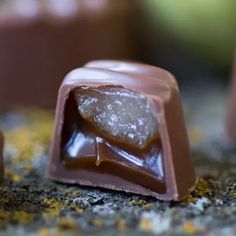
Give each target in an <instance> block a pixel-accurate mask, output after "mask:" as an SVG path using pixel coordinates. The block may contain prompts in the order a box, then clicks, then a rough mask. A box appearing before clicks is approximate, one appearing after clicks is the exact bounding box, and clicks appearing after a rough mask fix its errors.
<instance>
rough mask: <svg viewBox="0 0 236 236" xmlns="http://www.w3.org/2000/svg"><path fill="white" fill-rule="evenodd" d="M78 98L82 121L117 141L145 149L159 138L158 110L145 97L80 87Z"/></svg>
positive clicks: (122, 90) (118, 90)
mask: <svg viewBox="0 0 236 236" xmlns="http://www.w3.org/2000/svg"><path fill="white" fill-rule="evenodd" d="M75 97H76V100H77V104H78V111H79V113H80V115H81V116H82V117H83V119H85V120H87V121H89V122H90V123H92V124H93V125H95V126H96V127H97V128H98V129H99V130H100V132H102V133H104V134H105V136H107V135H108V136H109V138H110V139H113V140H114V141H119V142H123V143H128V144H130V145H133V146H135V147H138V148H145V146H146V145H147V144H148V143H149V142H150V141H151V140H153V139H154V138H155V137H157V136H158V123H157V117H156V113H155V108H154V106H153V104H152V103H151V102H150V101H149V100H148V99H147V98H146V97H145V96H144V95H143V94H140V93H137V92H133V91H131V90H128V89H125V88H123V87H114V86H113V87H108V86H106V87H105V86H104V87H99V88H79V89H77V90H76V91H75Z"/></svg>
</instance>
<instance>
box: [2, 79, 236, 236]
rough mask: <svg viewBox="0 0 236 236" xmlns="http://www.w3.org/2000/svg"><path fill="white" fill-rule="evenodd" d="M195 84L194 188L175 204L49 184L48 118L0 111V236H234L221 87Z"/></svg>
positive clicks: (235, 158)
mask: <svg viewBox="0 0 236 236" xmlns="http://www.w3.org/2000/svg"><path fill="white" fill-rule="evenodd" d="M201 80H202V81H204V84H203V85H204V86H202V85H201V84H191V88H189V87H188V85H185V87H184V88H183V98H184V104H185V111H186V118H187V121H188V128H189V136H190V140H191V145H192V150H193V159H194V162H195V165H196V170H197V174H198V176H199V183H198V186H197V189H196V190H195V192H193V193H192V194H191V195H189V196H187V197H186V199H185V200H184V201H182V202H180V203H174V202H162V201H158V200H155V199H153V198H148V197H142V196H138V195H134V194H124V193H119V192H113V191H107V190H103V189H98V188H86V187H80V186H78V185H65V184H60V183H55V182H52V181H49V180H48V179H46V178H45V177H44V171H45V167H46V165H47V161H48V154H47V153H48V147H49V143H50V141H51V140H50V139H51V138H50V137H51V129H52V123H53V114H52V113H51V112H48V111H39V110H23V111H14V112H8V113H2V114H1V116H0V129H3V130H4V131H5V135H6V149H5V157H6V171H5V183H4V185H3V186H2V187H1V188H0V236H5V235H9V236H11V235H14V236H16V235H17V236H34V235H38V236H54V235H55V236H57V235H60V236H61V235H94V236H100V235H101V236H103V235H107V236H113V235H133V236H142V235H145V236H146V235H212V236H213V235H214V236H215V235H225V236H226V235H227V236H228V235H235V234H236V224H235V222H236V184H235V180H236V172H235V166H236V151H235V150H234V149H233V148H232V147H230V146H229V145H228V144H227V142H226V138H225V136H224V132H223V129H224V109H225V100H226V99H225V98H226V92H225V91H226V86H225V85H224V84H222V83H223V82H222V81H223V80H218V81H217V80H216V79H215V78H214V79H213V80H212V81H209V87H206V86H207V79H206V80H204V78H201ZM196 81H198V80H196ZM210 82H214V83H213V84H214V86H212V84H211V83H210ZM192 88H194V89H192ZM209 88H210V89H209ZM19 150H20V151H19Z"/></svg>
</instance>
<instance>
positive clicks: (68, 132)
mask: <svg viewBox="0 0 236 236" xmlns="http://www.w3.org/2000/svg"><path fill="white" fill-rule="evenodd" d="M47 174H48V176H49V177H50V178H51V179H54V180H56V181H61V182H66V183H78V184H81V185H87V186H98V187H103V188H108V189H114V190H120V191H125V192H132V193H138V194H142V195H147V196H153V197H156V198H158V199H161V200H175V201H178V200H181V199H183V198H184V197H185V196H186V194H188V193H189V192H191V191H192V190H193V189H194V187H195V184H196V176H195V172H194V168H193V165H192V161H191V153H190V147H189V142H188V137H187V132H186V127H185V123H184V117H183V110H182V105H181V100H180V94H179V89H178V86H177V83H176V81H175V79H174V77H173V76H172V75H171V74H170V73H169V72H167V71H165V70H163V69H160V68H157V67H153V66H148V65H143V64H138V63H129V62H120V61H93V62H90V63H88V64H87V65H85V67H83V68H79V69H76V70H74V71H72V72H71V73H69V74H68V75H67V76H66V78H65V80H64V82H63V83H62V85H61V88H60V91H59V94H58V101H57V110H56V120H55V130H54V138H53V143H52V147H51V156H50V161H49V166H48V172H47Z"/></svg>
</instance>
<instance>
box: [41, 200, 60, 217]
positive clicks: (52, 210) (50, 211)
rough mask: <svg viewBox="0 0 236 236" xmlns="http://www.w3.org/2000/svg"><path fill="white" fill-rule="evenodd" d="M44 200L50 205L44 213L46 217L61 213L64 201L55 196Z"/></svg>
mask: <svg viewBox="0 0 236 236" xmlns="http://www.w3.org/2000/svg"><path fill="white" fill-rule="evenodd" d="M43 201H44V203H46V204H47V205H48V207H47V208H46V209H45V212H44V213H43V217H44V218H48V217H52V216H56V217H58V216H59V215H60V211H61V208H62V207H63V203H62V202H61V201H59V200H57V199H53V198H51V199H50V198H44V200H43Z"/></svg>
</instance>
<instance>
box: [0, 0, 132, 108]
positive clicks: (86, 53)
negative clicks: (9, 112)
mask: <svg viewBox="0 0 236 236" xmlns="http://www.w3.org/2000/svg"><path fill="white" fill-rule="evenodd" d="M0 2H1V4H0V52H1V53H0V109H1V108H3V109H4V108H9V107H13V106H25V105H33V106H34V105H39V106H48V107H49V106H50V107H51V106H55V104H56V97H57V91H58V88H59V86H60V84H61V82H62V80H63V78H64V76H65V75H66V74H67V73H68V72H69V71H71V70H72V69H74V68H76V67H77V66H82V65H83V64H84V63H85V62H87V61H88V60H91V59H93V58H104V57H105V58H106V57H112V58H132V57H133V56H134V51H135V49H134V48H135V47H134V41H133V40H132V30H130V27H129V23H130V19H131V18H132V15H133V12H134V5H133V4H132V3H131V2H132V1H126V0H119V1H114V0H98V1H97V0H95V1H94V0H60V1H57V0H12V1H10V0H5V1H0Z"/></svg>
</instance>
